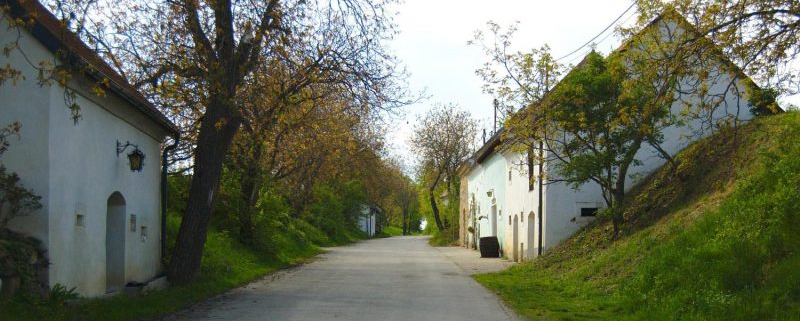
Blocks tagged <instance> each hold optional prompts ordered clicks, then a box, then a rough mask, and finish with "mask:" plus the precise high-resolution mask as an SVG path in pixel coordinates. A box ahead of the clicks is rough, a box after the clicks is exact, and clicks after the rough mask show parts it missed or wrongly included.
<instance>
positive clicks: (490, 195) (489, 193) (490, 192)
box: [486, 188, 494, 197]
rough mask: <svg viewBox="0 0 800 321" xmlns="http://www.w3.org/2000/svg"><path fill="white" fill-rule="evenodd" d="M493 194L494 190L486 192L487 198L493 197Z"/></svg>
mask: <svg viewBox="0 0 800 321" xmlns="http://www.w3.org/2000/svg"><path fill="white" fill-rule="evenodd" d="M492 194H494V188H493V189H490V190H488V191H486V197H492Z"/></svg>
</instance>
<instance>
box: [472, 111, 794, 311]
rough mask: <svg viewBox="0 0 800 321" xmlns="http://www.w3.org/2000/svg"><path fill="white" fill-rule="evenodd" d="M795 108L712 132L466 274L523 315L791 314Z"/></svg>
mask: <svg viewBox="0 0 800 321" xmlns="http://www.w3.org/2000/svg"><path fill="white" fill-rule="evenodd" d="M798 139H800V113H798V112H789V113H785V114H782V115H778V116H772V117H766V118H761V119H758V120H756V121H753V122H751V123H750V124H748V125H746V126H744V127H742V128H740V129H739V130H738V131H736V132H734V131H727V132H723V133H718V134H717V135H715V136H713V137H711V138H710V139H706V140H703V141H701V142H699V143H696V144H694V145H692V146H690V147H689V148H687V149H686V150H685V151H683V152H682V153H681V154H680V156H679V161H680V166H679V167H678V168H677V170H676V173H674V174H672V173H670V171H669V170H668V169H667V168H663V169H662V170H660V171H659V172H657V173H656V174H654V175H652V176H651V177H650V178H648V179H647V180H645V181H644V182H643V183H642V184H640V185H639V186H637V187H636V188H634V189H633V191H632V192H631V193H630V194H629V197H628V200H629V201H628V202H627V203H626V204H624V206H623V210H624V211H625V218H626V222H627V223H626V226H625V228H624V232H623V234H622V236H621V237H620V238H618V239H617V240H615V241H612V240H610V239H609V236H610V235H611V226H610V222H608V220H602V219H601V220H598V221H597V222H596V224H592V225H590V226H588V227H587V228H585V229H583V230H581V231H580V232H578V233H577V234H576V235H574V236H573V237H572V238H570V239H569V240H567V241H566V242H564V243H563V244H561V245H559V246H557V247H556V248H554V249H553V250H551V251H549V252H548V253H547V254H546V255H544V256H543V257H541V258H538V259H535V260H533V261H531V262H527V263H524V264H519V265H517V266H514V267H512V268H510V269H508V270H506V271H503V272H500V273H496V274H483V275H478V276H476V279H477V280H478V281H479V282H481V283H482V284H484V285H486V286H487V287H489V288H490V289H492V290H494V291H495V292H497V293H498V294H499V295H500V296H501V297H502V298H503V299H504V300H505V301H506V302H507V303H509V304H510V305H511V306H512V307H513V308H514V309H515V310H517V311H518V312H519V313H521V314H522V315H524V316H526V317H529V318H531V319H535V320H797V319H800V143H798Z"/></svg>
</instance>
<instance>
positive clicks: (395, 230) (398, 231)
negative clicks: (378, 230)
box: [382, 225, 403, 236]
mask: <svg viewBox="0 0 800 321" xmlns="http://www.w3.org/2000/svg"><path fill="white" fill-rule="evenodd" d="M382 232H383V233H384V234H386V235H387V236H403V229H402V228H400V227H397V226H391V225H389V226H386V227H384V228H383V231H382Z"/></svg>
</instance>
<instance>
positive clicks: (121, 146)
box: [117, 141, 139, 156]
mask: <svg viewBox="0 0 800 321" xmlns="http://www.w3.org/2000/svg"><path fill="white" fill-rule="evenodd" d="M128 147H133V150H139V145H136V144H131V142H130V141H126V142H125V144H122V143H120V142H119V141H117V156H119V154H122V152H124V151H125V150H126V149H128Z"/></svg>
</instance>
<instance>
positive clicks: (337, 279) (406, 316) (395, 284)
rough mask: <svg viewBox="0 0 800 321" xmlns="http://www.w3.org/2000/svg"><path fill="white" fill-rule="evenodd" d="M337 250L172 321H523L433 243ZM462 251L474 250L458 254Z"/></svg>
mask: <svg viewBox="0 0 800 321" xmlns="http://www.w3.org/2000/svg"><path fill="white" fill-rule="evenodd" d="M329 250H330V252H328V253H326V254H323V255H321V259H320V260H317V261H315V262H313V263H309V264H306V265H303V266H300V267H297V268H294V269H290V270H287V271H282V272H278V273H276V274H275V275H273V276H271V277H268V278H266V279H264V280H261V281H258V282H255V283H252V284H250V285H248V286H246V287H242V288H239V289H236V290H234V291H231V292H229V293H228V294H226V295H224V296H221V297H218V298H215V299H213V300H210V301H208V302H206V303H204V304H201V305H199V306H197V307H195V308H193V309H191V310H189V311H184V312H182V313H179V314H176V315H173V316H172V317H171V318H170V319H172V320H241V321H249V320H260V321H261V320H264V321H271V320H281V321H292V320H298V321H312V320H379V321H392V320H398V321H401V320H402V321H417V320H436V321H448V320H460V321H464V320H484V321H490V320H519V318H518V317H517V316H516V315H515V314H514V313H513V312H511V311H510V310H509V309H508V308H506V307H504V306H503V304H502V303H500V301H499V300H498V299H497V297H496V296H495V295H494V294H492V293H491V292H489V291H488V290H486V289H485V288H483V287H482V286H481V285H479V284H478V283H476V282H475V281H474V280H473V279H472V278H471V277H470V276H469V274H470V273H472V272H477V271H475V269H465V268H464V266H465V264H464V262H465V261H463V256H464V255H461V256H462V261H460V263H458V264H457V263H456V262H457V261H458V260H455V261H454V258H453V256H452V255H451V254H448V251H443V250H439V249H436V248H433V247H430V246H428V244H427V238H426V237H419V236H410V237H394V238H388V239H376V240H370V241H365V242H359V243H357V244H354V245H350V246H344V247H336V248H330V249H329ZM459 250H460V251H467V250H464V249H456V250H455V251H459ZM453 251H454V250H449V252H450V253H453ZM465 253H466V252H465ZM472 253H475V252H472ZM468 255H472V254H468ZM474 255H475V256H477V254H474ZM474 260H475V261H476V262H478V260H486V259H479V258H474ZM486 262H487V261H480V263H481V264H484V265H485V263H486Z"/></svg>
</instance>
